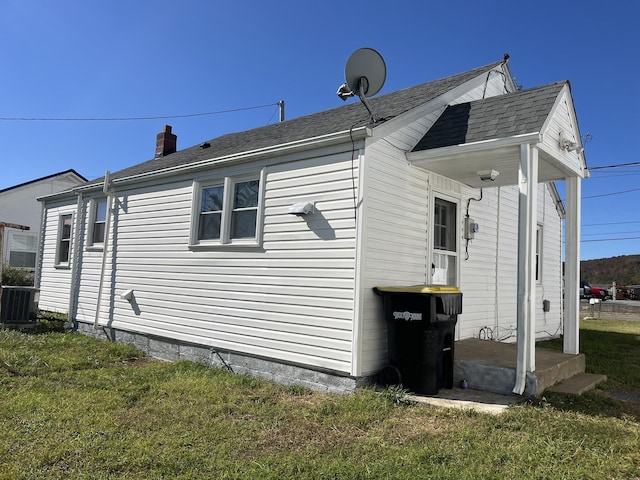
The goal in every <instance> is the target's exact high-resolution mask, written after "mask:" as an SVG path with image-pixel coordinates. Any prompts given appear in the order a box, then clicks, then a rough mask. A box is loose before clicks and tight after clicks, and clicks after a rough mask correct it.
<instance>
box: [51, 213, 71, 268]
mask: <svg viewBox="0 0 640 480" xmlns="http://www.w3.org/2000/svg"><path fill="white" fill-rule="evenodd" d="M64 217H70V221H71V228H70V229H69V238H68V239H65V238H62V235H63V233H64ZM74 225H75V215H74V214H73V212H68V213H61V214H60V215H58V235H57V236H56V262H55V266H56V267H61V268H65V267H66V268H68V267H69V265H70V263H71V255H72V251H71V248H72V245H73V234H74V231H73V230H74ZM63 241H65V242H68V243H69V249H68V250H67V260H66V261H60V254H61V253H62V249H61V245H62V242H63Z"/></svg>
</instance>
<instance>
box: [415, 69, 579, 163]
mask: <svg viewBox="0 0 640 480" xmlns="http://www.w3.org/2000/svg"><path fill="white" fill-rule="evenodd" d="M565 85H568V82H566V81H565V82H557V83H551V84H549V85H544V86H542V87H536V88H531V89H527V90H523V91H520V92H515V93H508V94H505V95H499V96H496V97H490V98H486V99H483V100H476V101H473V102H468V103H461V104H458V105H450V106H449V107H447V108H446V109H445V111H444V112H443V113H442V115H440V118H438V120H437V121H436V122H435V123H434V124H433V126H432V127H431V128H430V129H429V131H428V132H427V133H426V134H425V136H424V137H423V138H422V139H421V140H420V141H419V142H418V144H417V145H416V146H415V148H414V149H413V151H414V152H417V151H421V150H429V149H432V148H440V147H448V146H452V145H461V144H464V143H472V142H480V141H483V140H490V139H492V138H507V137H512V136H515V135H522V134H526V133H535V132H539V131H540V129H541V128H542V125H543V124H544V122H545V120H546V119H547V117H548V116H549V114H550V113H551V108H552V107H553V105H554V103H555V101H556V98H557V97H558V94H559V93H560V91H561V90H562V88H563V87H564V86H565Z"/></svg>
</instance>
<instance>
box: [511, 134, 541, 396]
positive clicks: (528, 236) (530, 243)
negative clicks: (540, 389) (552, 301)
mask: <svg viewBox="0 0 640 480" xmlns="http://www.w3.org/2000/svg"><path fill="white" fill-rule="evenodd" d="M518 183H519V190H520V193H519V200H518V306H517V317H518V318H517V339H516V349H517V352H516V381H515V385H514V387H513V393H515V394H517V395H522V394H523V393H524V391H525V389H526V383H527V373H528V372H533V371H534V370H535V271H534V268H533V265H534V262H535V251H534V249H535V247H534V235H535V230H536V228H535V225H536V219H537V215H536V213H537V202H538V200H537V192H538V150H537V149H536V148H533V147H532V146H531V145H528V144H522V145H520V167H519V171H518Z"/></svg>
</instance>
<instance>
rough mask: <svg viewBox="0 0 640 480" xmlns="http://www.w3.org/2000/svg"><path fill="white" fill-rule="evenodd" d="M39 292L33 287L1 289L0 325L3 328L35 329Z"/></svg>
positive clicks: (5, 287)
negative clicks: (0, 324)
mask: <svg viewBox="0 0 640 480" xmlns="http://www.w3.org/2000/svg"><path fill="white" fill-rule="evenodd" d="M38 296H39V290H38V289H37V288H35V287H9V286H3V287H2V297H1V299H0V300H1V301H0V323H2V326H3V327H5V326H6V327H16V328H29V327H35V325H36V315H37V313H38Z"/></svg>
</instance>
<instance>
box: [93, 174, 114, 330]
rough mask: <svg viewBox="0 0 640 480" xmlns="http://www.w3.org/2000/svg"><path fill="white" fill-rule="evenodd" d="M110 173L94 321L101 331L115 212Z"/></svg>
mask: <svg viewBox="0 0 640 480" xmlns="http://www.w3.org/2000/svg"><path fill="white" fill-rule="evenodd" d="M109 177H110V173H109V171H108V170H107V171H106V172H105V174H104V185H103V186H102V191H103V192H104V193H105V194H106V195H107V213H106V215H107V218H106V219H105V226H104V243H103V247H102V265H101V266H100V277H99V279H98V300H97V302H96V317H95V320H94V321H93V328H94V329H96V330H99V329H100V305H101V303H102V287H103V284H104V271H105V269H106V265H107V250H108V249H109V231H110V229H111V212H112V210H113V206H112V204H113V194H112V193H110V192H109V181H110V178H109Z"/></svg>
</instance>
